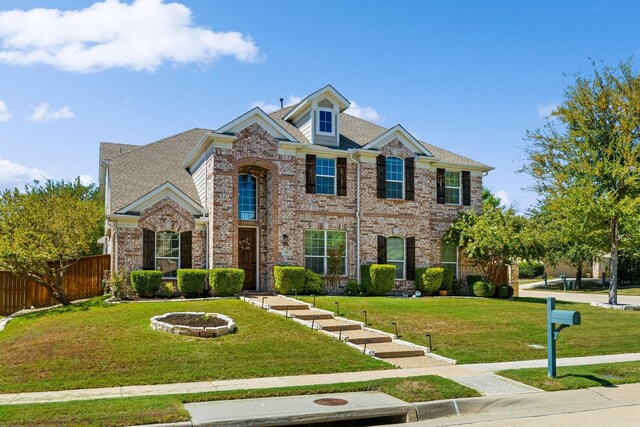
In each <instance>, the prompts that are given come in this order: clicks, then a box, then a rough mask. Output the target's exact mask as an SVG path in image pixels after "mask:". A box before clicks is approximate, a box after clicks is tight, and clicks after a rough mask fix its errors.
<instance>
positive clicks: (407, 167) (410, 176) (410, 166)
mask: <svg viewBox="0 0 640 427" xmlns="http://www.w3.org/2000/svg"><path fill="white" fill-rule="evenodd" d="M415 169H416V162H415V159H414V158H413V157H409V158H408V159H406V160H405V161H404V182H405V186H406V188H405V190H404V199H405V200H414V199H415V189H414V183H413V181H414V175H415Z"/></svg>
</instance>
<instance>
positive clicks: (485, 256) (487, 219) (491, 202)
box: [447, 191, 540, 280]
mask: <svg viewBox="0 0 640 427" xmlns="http://www.w3.org/2000/svg"><path fill="white" fill-rule="evenodd" d="M483 196H484V197H483V203H482V213H478V212H475V211H472V210H468V211H465V212H462V213H461V214H460V216H459V217H458V218H457V219H456V221H455V222H454V223H453V224H452V225H451V229H450V230H449V233H448V235H447V239H449V240H453V241H455V242H456V243H457V244H458V246H459V247H460V248H461V249H462V251H463V252H464V254H465V256H466V257H467V258H469V259H470V260H471V261H472V262H473V263H474V264H475V265H476V266H477V267H479V268H480V269H481V270H482V272H483V275H484V278H485V279H486V280H495V278H496V277H497V275H498V273H499V272H500V269H501V268H502V266H503V265H506V264H511V263H512V262H513V260H515V259H517V258H536V257H537V256H538V255H539V251H540V245H539V242H538V240H537V239H536V237H535V235H534V234H533V233H532V232H531V228H530V226H529V221H528V219H527V218H525V217H524V216H520V215H517V214H516V212H515V211H514V210H513V208H507V207H505V206H500V199H499V198H497V197H496V196H495V195H492V194H491V193H490V192H488V191H486V194H483Z"/></svg>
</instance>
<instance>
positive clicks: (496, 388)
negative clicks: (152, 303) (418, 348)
mask: <svg viewBox="0 0 640 427" xmlns="http://www.w3.org/2000/svg"><path fill="white" fill-rule="evenodd" d="M630 361H640V353H629V354H618V355H605V356H588V357H573V358H566V359H558V366H575V365H592V364H598V363H611V362H630ZM546 366H547V361H546V359H540V360H525V361H516V362H500V363H483V364H472V365H446V366H434V367H426V368H408V369H392V370H384V371H365V372H347V373H337V374H320V375H299V376H288V377H269V378H251V379H239V380H223V381H201V382H193V383H177V384H157V385H139V386H123V387H108V388H94V389H80V390H61V391H45V392H32V393H13V394H2V395H0V404H1V405H8V404H25V403H46V402H67V401H72V400H92V399H108V398H119V397H134V396H153V395H167V394H182V393H200V392H211V391H226V390H245V389H265V388H274V387H291V386H309V385H322V384H336V383H345V382H355V381H369V380H376V379H383V378H406V377H413V376H421V375H438V376H441V377H444V378H449V379H451V380H453V381H456V382H460V383H461V384H468V386H469V387H472V388H474V389H476V390H478V391H479V392H480V393H482V394H483V395H485V396H501V395H511V394H520V393H532V392H537V391H539V390H537V389H535V388H533V387H530V386H527V385H525V384H521V383H518V382H515V381H512V380H508V379H506V378H503V377H500V376H498V375H495V372H496V371H501V370H505V369H519V368H532V367H546Z"/></svg>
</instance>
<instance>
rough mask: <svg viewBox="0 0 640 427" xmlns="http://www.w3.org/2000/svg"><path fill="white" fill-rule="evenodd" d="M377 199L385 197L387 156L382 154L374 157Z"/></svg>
mask: <svg viewBox="0 0 640 427" xmlns="http://www.w3.org/2000/svg"><path fill="white" fill-rule="evenodd" d="M376 166H377V167H376V178H377V186H376V187H377V190H378V199H386V198H387V158H386V157H384V156H383V155H382V154H380V155H379V156H378V158H377V159H376Z"/></svg>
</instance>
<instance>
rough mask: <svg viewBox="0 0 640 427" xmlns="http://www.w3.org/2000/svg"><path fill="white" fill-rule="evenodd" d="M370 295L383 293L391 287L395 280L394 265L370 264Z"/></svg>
mask: <svg viewBox="0 0 640 427" xmlns="http://www.w3.org/2000/svg"><path fill="white" fill-rule="evenodd" d="M369 271H370V273H371V276H370V277H371V291H370V295H384V294H385V293H387V292H389V291H390V290H391V289H393V282H394V281H395V280H396V266H395V265H391V264H372V265H371V269H370V270H369Z"/></svg>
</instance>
